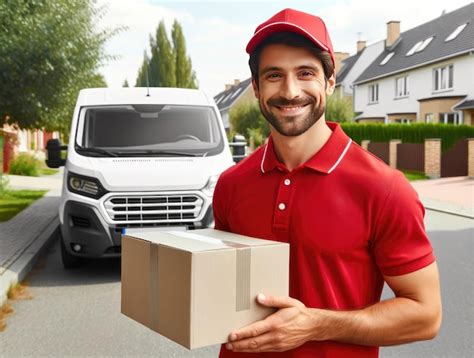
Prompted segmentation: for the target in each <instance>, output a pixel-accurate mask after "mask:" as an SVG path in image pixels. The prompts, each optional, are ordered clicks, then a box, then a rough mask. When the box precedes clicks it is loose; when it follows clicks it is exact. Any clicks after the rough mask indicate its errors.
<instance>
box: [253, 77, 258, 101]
mask: <svg viewBox="0 0 474 358" xmlns="http://www.w3.org/2000/svg"><path fill="white" fill-rule="evenodd" d="M252 87H253V93H254V94H255V98H257V99H259V98H260V92H259V90H258V84H257V81H255V78H253V77H252Z"/></svg>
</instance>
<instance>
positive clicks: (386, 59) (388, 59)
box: [380, 52, 395, 66]
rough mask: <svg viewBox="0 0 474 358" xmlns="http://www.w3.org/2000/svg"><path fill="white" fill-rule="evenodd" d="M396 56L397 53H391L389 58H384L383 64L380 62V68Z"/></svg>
mask: <svg viewBox="0 0 474 358" xmlns="http://www.w3.org/2000/svg"><path fill="white" fill-rule="evenodd" d="M394 54H395V52H390V53H389V54H388V55H387V56H385V57H384V59H383V60H382V62H380V66H383V65H385V64H386V63H387V62H388V61H390V59H391V58H392V56H393V55H394Z"/></svg>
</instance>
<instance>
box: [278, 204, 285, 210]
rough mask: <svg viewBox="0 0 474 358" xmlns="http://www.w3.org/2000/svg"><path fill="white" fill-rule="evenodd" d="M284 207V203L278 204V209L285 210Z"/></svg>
mask: <svg viewBox="0 0 474 358" xmlns="http://www.w3.org/2000/svg"><path fill="white" fill-rule="evenodd" d="M285 208H286V205H285V204H283V203H280V204H278V209H280V210H285Z"/></svg>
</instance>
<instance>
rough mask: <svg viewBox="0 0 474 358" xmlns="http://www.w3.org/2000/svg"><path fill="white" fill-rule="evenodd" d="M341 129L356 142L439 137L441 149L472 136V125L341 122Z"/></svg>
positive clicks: (420, 141) (419, 139)
mask: <svg viewBox="0 0 474 358" xmlns="http://www.w3.org/2000/svg"><path fill="white" fill-rule="evenodd" d="M341 126H342V129H343V130H344V132H346V134H347V135H348V136H349V137H351V138H352V139H353V140H354V141H356V142H357V143H359V144H360V143H361V141H362V140H370V141H372V142H388V141H390V140H391V139H400V140H401V141H402V142H404V143H424V140H425V139H430V138H440V139H441V140H442V141H441V143H442V144H441V148H442V150H443V151H446V150H447V149H449V148H451V147H452V146H453V145H454V144H455V143H456V142H457V141H458V140H459V139H462V138H474V127H471V126H467V125H460V126H455V125H450V124H434V123H413V124H383V123H377V124H357V123H343V124H341Z"/></svg>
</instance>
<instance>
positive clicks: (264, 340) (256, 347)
mask: <svg viewBox="0 0 474 358" xmlns="http://www.w3.org/2000/svg"><path fill="white" fill-rule="evenodd" d="M274 341H275V335H274V334H272V333H265V334H263V335H261V336H258V337H251V338H247V339H243V340H239V341H235V342H230V343H227V344H226V348H227V349H229V350H232V351H234V352H263V351H268V350H269V347H272V346H273V345H274V344H275V342H274Z"/></svg>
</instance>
